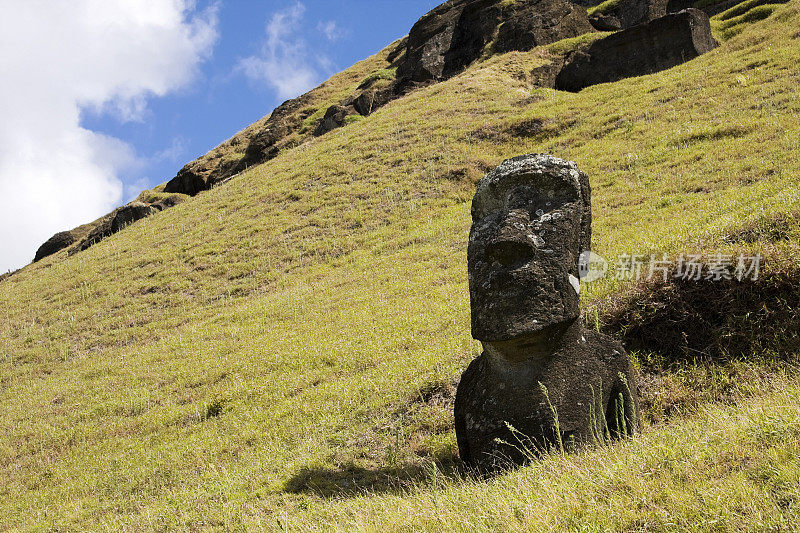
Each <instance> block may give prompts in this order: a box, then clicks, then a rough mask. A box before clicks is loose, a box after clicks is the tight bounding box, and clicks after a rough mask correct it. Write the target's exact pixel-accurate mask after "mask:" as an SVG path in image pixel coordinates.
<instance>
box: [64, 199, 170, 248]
mask: <svg viewBox="0 0 800 533" xmlns="http://www.w3.org/2000/svg"><path fill="white" fill-rule="evenodd" d="M185 198H186V197H185V196H183V195H179V194H173V195H172V196H167V197H166V198H161V199H158V200H154V201H150V202H142V201H138V200H136V201H133V202H131V203H129V204H126V205H123V206H122V207H118V208H117V209H115V210H114V211H112V212H111V213H109V214H107V215H105V216H104V217H102V218H99V219H97V220H96V221H94V222H93V223H92V224H91V225H90V227H89V230H88V233H87V234H86V236H85V237H84V238H83V239H81V240H80V242H78V244H77V245H76V246H75V247H74V248H72V249H71V250H70V254H74V253H75V252H80V251H82V250H86V249H87V248H89V247H91V246H94V245H95V244H97V243H98V242H100V241H102V240H103V239H105V238H107V237H109V236H111V235H113V234H114V233H117V232H118V231H121V230H123V229H125V228H126V227H127V226H130V225H131V224H133V223H134V222H137V221H139V220H141V219H143V218H147V217H149V216H151V215H154V214H155V213H158V212H159V211H163V210H165V209H169V208H170V207H174V206H175V205H177V204H179V203H181V202H183V201H184V199H185Z"/></svg>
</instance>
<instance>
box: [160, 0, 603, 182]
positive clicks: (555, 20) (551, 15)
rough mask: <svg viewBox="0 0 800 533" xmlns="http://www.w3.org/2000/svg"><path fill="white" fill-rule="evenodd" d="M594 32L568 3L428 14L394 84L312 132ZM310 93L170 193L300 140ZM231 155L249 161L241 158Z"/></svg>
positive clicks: (459, 6)
mask: <svg viewBox="0 0 800 533" xmlns="http://www.w3.org/2000/svg"><path fill="white" fill-rule="evenodd" d="M591 31H594V29H593V28H592V26H591V24H589V19H588V18H587V16H586V10H585V9H584V8H581V7H579V6H576V5H575V4H573V3H571V2H569V1H568V0H515V1H514V2H509V1H507V0H449V1H448V2H445V3H444V4H442V5H440V6H438V7H437V8H435V9H433V10H432V11H431V12H430V13H428V14H427V15H425V16H423V17H422V18H421V19H420V20H419V22H417V23H416V24H415V25H414V27H413V28H412V30H411V33H410V34H409V36H408V37H407V38H405V39H403V40H401V41H400V42H399V43H398V44H397V45H396V46H395V48H394V49H393V50H392V51H391V52H390V53H389V54H388V55H387V57H386V61H387V63H388V65H387V66H388V67H389V68H397V78H396V79H394V80H390V81H389V82H388V83H386V82H384V83H381V84H376V85H374V86H373V85H372V83H374V81H375V80H370V81H369V82H366V83H364V84H362V85H361V86H359V87H358V90H357V92H355V93H354V94H352V95H350V96H349V97H348V98H345V99H344V100H343V101H341V102H339V103H337V104H334V105H332V106H330V107H329V108H328V109H327V110H326V112H325V115H324V116H323V117H322V119H320V120H319V122H318V123H317V124H316V125H315V126H314V127H313V129H312V130H311V133H313V135H315V136H320V135H324V134H326V133H328V132H329V131H331V130H333V129H336V128H339V127H342V126H344V125H345V124H346V123H347V117H348V116H351V115H361V116H367V115H370V114H371V113H373V112H374V111H375V110H376V109H378V108H380V107H382V106H384V105H386V104H387V103H389V102H390V101H392V100H394V99H396V98H398V97H400V96H402V95H404V94H406V93H407V92H409V91H411V90H413V89H416V88H418V87H420V86H424V85H426V84H429V83H433V82H436V81H440V80H442V79H445V78H447V77H450V76H452V75H454V74H457V73H458V72H460V71H462V70H463V69H465V68H466V67H467V66H469V65H470V64H471V63H472V62H473V61H475V60H476V59H478V58H479V57H481V55H482V54H483V53H484V52H491V53H502V52H509V51H512V50H521V51H524V50H530V49H532V48H534V47H536V46H540V45H544V44H549V43H552V42H555V41H558V40H560V39H564V38H567V37H575V36H578V35H581V34H583V33H587V32H591ZM312 93H313V92H312ZM312 93H308V94H305V95H303V96H301V97H299V98H296V99H294V100H289V101H287V102H284V103H283V104H281V105H280V106H279V107H278V108H276V109H275V111H273V112H272V114H271V115H270V116H269V117H268V118H266V119H263V120H262V121H259V122H258V123H256V124H254V125H253V126H251V128H248V129H247V130H245V131H244V132H242V133H240V134H239V135H237V136H236V137H234V138H233V139H231V140H230V141H228V142H226V143H223V144H222V145H220V146H219V147H217V148H215V149H214V150H212V151H211V152H209V153H208V154H206V155H205V156H203V157H200V158H198V159H196V160H195V161H192V162H191V163H189V164H187V165H186V166H184V167H183V168H182V169H181V170H180V171H179V172H178V174H177V175H176V176H175V177H174V178H173V179H172V180H170V181H169V182H168V183H167V185H166V188H165V191H166V192H174V193H183V194H188V195H190V196H194V195H196V194H197V193H199V192H201V191H205V190H208V189H210V188H211V187H213V186H214V185H216V184H218V183H222V182H224V181H226V180H227V179H229V178H230V177H232V176H234V175H236V174H238V173H240V172H242V171H243V170H246V169H247V168H248V167H250V166H253V165H258V164H261V163H264V162H265V161H269V160H270V159H273V158H274V157H276V156H277V155H278V154H279V153H280V152H281V150H284V149H287V148H291V147H292V146H294V145H295V144H296V143H297V142H301V141H298V139H297V137H298V136H297V135H295V134H297V133H302V131H303V126H304V121H305V119H307V118H308V117H309V116H310V114H311V113H314V112H315V111H316V109H314V108H313V104H314V102H313V98H312ZM303 139H305V137H303ZM238 146H241V147H240V148H238V149H237V150H235V151H234V150H233V149H232V148H234V147H238ZM232 152H233V153H236V154H242V153H244V155H243V156H242V157H240V158H239V159H236V158H235V157H231V156H232Z"/></svg>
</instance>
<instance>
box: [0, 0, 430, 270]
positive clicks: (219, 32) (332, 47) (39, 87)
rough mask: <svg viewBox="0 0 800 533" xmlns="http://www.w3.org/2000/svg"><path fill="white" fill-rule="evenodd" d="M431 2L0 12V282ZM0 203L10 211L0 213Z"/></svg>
mask: <svg viewBox="0 0 800 533" xmlns="http://www.w3.org/2000/svg"><path fill="white" fill-rule="evenodd" d="M441 1H442V0H394V1H390V0H340V1H331V0H328V1H325V0H262V1H256V0H136V1H134V2H130V1H126V0H2V2H3V3H2V5H3V15H4V16H3V17H2V18H0V72H3V73H4V79H5V80H14V81H15V83H4V84H0V116H2V117H3V118H4V120H3V121H0V197H2V198H3V199H4V200H6V203H5V207H4V209H3V210H0V272H4V271H6V270H13V269H15V268H19V267H21V266H24V265H25V264H27V263H28V262H30V260H31V259H32V258H33V255H34V253H35V251H36V249H37V248H38V246H39V245H40V244H42V243H43V242H44V241H45V240H46V239H47V238H49V237H50V236H51V235H53V234H54V233H56V232H58V231H63V230H67V229H71V228H73V227H75V226H78V225H80V224H84V223H86V222H90V221H92V220H94V219H95V218H97V217H99V216H101V215H103V214H105V213H108V212H109V211H111V210H112V209H113V208H114V207H116V206H119V205H121V204H123V203H125V202H127V201H130V200H131V199H133V198H134V197H136V195H137V194H138V193H139V192H140V191H141V190H143V189H146V188H151V187H153V186H155V185H157V184H159V183H163V182H165V181H167V180H169V179H171V178H172V177H173V176H174V175H175V174H176V172H177V171H178V170H179V169H180V168H181V167H182V166H183V165H184V164H185V163H187V162H189V161H191V160H192V159H194V158H196V157H198V156H200V155H202V154H204V153H206V152H207V151H208V150H210V149H211V148H213V147H214V146H216V145H217V144H219V143H220V142H222V141H224V140H226V139H228V138H229V137H231V136H232V135H234V134H235V133H236V132H238V131H239V130H241V129H242V128H244V127H246V126H247V125H248V124H250V123H252V122H254V121H256V120H258V119H259V118H261V117H262V116H264V115H266V114H268V113H269V112H270V111H272V109H274V108H275V107H276V106H277V105H279V104H280V103H281V102H283V101H284V100H286V99H288V98H292V97H295V96H298V95H300V94H302V93H303V92H305V91H307V90H308V89H311V88H312V87H314V86H316V85H317V84H319V83H321V82H323V81H324V80H326V79H327V78H328V77H330V76H331V75H332V74H335V73H337V72H339V71H341V70H343V69H345V68H347V67H349V66H350V65H352V64H353V63H355V62H357V61H359V60H361V59H364V58H365V57H368V56H369V55H372V54H374V53H375V52H377V51H379V50H380V49H382V48H383V47H384V46H386V45H387V44H389V43H390V42H392V41H394V40H395V39H397V38H399V37H402V36H403V35H406V34H407V33H408V31H409V29H410V28H411V26H412V25H413V24H414V22H416V21H417V20H418V19H419V17H420V16H422V15H423V14H425V13H426V12H428V11H429V10H430V9H432V8H433V7H435V6H436V5H438V4H439V3H441ZM8 199H13V201H9V200H8Z"/></svg>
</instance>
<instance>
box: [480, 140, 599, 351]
mask: <svg viewBox="0 0 800 533" xmlns="http://www.w3.org/2000/svg"><path fill="white" fill-rule="evenodd" d="M589 194H590V193H589V182H588V178H587V177H586V175H585V174H583V173H581V172H580V171H578V169H577V167H576V166H575V164H574V163H568V162H566V161H563V160H561V159H557V158H554V157H551V156H545V155H527V156H520V157H516V158H514V159H509V160H508V161H505V162H504V163H503V164H501V165H500V166H499V167H497V168H496V169H495V170H493V171H492V172H490V173H489V174H488V175H486V177H484V178H483V179H482V180H481V182H480V183H479V184H478V191H477V193H476V194H475V198H474V199H473V202H472V230H471V232H470V237H469V248H468V251H467V256H468V261H469V286H470V298H471V306H472V336H473V337H475V338H476V339H478V340H481V341H484V342H492V341H505V340H511V339H516V338H519V337H524V336H528V335H532V334H536V333H538V332H541V331H542V330H544V329H545V328H547V327H549V326H553V325H556V324H561V323H564V322H568V321H571V320H573V319H575V318H577V317H578V315H579V313H580V311H579V307H578V303H579V297H578V291H579V288H580V285H579V282H578V260H579V257H580V254H581V253H582V252H583V251H584V250H588V249H589V242H590V239H591V214H590V213H591V211H590V198H589Z"/></svg>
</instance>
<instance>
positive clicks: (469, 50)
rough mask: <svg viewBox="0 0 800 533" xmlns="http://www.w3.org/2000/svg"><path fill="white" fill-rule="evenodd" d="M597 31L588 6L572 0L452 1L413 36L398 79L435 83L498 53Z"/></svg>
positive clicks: (428, 16)
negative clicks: (489, 51) (489, 48)
mask: <svg viewBox="0 0 800 533" xmlns="http://www.w3.org/2000/svg"><path fill="white" fill-rule="evenodd" d="M591 31H593V28H592V26H591V24H589V20H588V18H587V16H586V10H585V9H582V8H580V7H579V6H576V5H574V4H572V3H571V2H568V1H566V0H517V1H515V2H505V1H503V0H450V1H448V2H445V3H444V4H442V5H440V6H438V7H436V8H435V9H433V10H432V11H431V12H429V13H428V14H426V15H425V16H423V17H422V18H421V19H420V20H419V21H418V22H417V23H416V24H415V25H414V27H413V28H411V32H410V33H409V36H408V44H407V49H406V54H405V58H404V61H403V62H402V63H401V64H400V65H399V68H398V71H397V75H398V78H401V79H402V78H407V79H410V80H412V81H416V82H431V81H437V80H442V79H446V78H448V77H450V76H453V75H455V74H457V73H459V72H461V71H462V70H464V69H465V68H466V67H467V66H469V65H470V64H471V63H472V62H473V61H475V60H476V59H478V58H479V57H480V56H481V54H482V53H483V52H484V51H485V49H486V47H487V46H489V45H490V44H491V45H492V51H494V52H498V53H500V52H509V51H512V50H520V51H524V50H530V49H532V48H534V47H536V46H541V45H545V44H550V43H553V42H555V41H558V40H561V39H565V38H568V37H576V36H578V35H581V34H583V33H588V32H591Z"/></svg>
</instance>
